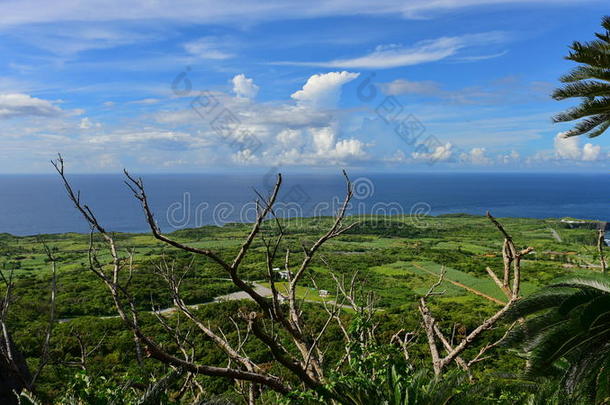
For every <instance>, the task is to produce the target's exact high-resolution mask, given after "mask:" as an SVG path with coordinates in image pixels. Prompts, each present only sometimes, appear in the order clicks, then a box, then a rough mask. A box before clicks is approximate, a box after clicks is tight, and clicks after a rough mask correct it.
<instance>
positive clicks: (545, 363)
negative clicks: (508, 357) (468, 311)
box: [509, 274, 610, 403]
mask: <svg viewBox="0 0 610 405" xmlns="http://www.w3.org/2000/svg"><path fill="white" fill-rule="evenodd" d="M532 314H535V315H536V316H533V317H529V318H527V320H526V321H525V322H523V323H521V324H519V326H518V327H517V329H516V330H515V331H513V333H512V338H511V340H512V341H513V342H518V344H520V345H523V346H524V347H525V350H526V352H527V353H528V360H529V361H528V370H527V371H528V373H529V374H530V375H538V376H540V375H546V376H560V378H561V382H562V385H563V388H564V390H565V391H566V392H567V394H568V395H573V396H588V397H591V399H592V400H594V401H595V402H596V403H602V402H604V400H608V398H610V277H608V276H607V275H605V274H596V275H587V276H579V277H572V278H566V279H562V280H557V281H555V282H553V283H552V284H550V285H548V286H547V287H545V288H544V289H542V290H541V291H539V292H537V293H536V294H534V295H531V296H529V297H527V298H526V299H524V300H522V301H520V302H518V303H517V305H516V306H515V307H514V308H513V310H512V311H511V313H510V314H509V315H510V318H512V319H515V320H516V319H519V318H523V317H527V316H529V315H532Z"/></svg>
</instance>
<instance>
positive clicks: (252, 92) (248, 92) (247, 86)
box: [231, 73, 259, 99]
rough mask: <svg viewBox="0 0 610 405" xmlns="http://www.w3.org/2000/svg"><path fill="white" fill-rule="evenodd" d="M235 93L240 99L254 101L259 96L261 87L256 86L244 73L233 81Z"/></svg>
mask: <svg viewBox="0 0 610 405" xmlns="http://www.w3.org/2000/svg"><path fill="white" fill-rule="evenodd" d="M231 82H232V83H233V93H235V95H236V96H237V97H240V98H248V99H253V98H254V97H256V95H257V94H258V90H259V87H258V86H257V85H256V84H254V80H253V79H249V78H247V77H246V76H245V75H244V74H243V73H242V74H239V75H236V76H235V77H233V79H231Z"/></svg>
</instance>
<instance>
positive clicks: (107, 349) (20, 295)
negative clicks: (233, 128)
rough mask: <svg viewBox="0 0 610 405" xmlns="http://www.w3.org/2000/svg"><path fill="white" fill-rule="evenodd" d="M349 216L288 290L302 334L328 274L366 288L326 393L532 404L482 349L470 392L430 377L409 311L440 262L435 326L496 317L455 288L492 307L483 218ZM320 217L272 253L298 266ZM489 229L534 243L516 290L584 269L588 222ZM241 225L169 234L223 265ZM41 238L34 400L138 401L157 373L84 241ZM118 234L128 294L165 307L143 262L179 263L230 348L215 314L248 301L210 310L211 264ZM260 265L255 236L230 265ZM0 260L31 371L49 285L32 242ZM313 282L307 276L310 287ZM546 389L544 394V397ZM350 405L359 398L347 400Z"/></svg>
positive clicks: (335, 354) (212, 353) (149, 325)
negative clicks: (357, 338) (347, 358)
mask: <svg viewBox="0 0 610 405" xmlns="http://www.w3.org/2000/svg"><path fill="white" fill-rule="evenodd" d="M361 219H362V223H361V225H359V226H357V227H355V228H354V229H353V230H351V231H350V232H349V233H348V234H345V235H343V236H341V237H339V238H337V239H335V240H332V241H330V242H329V243H328V244H327V245H325V247H324V248H323V250H322V251H321V252H320V258H318V259H315V260H314V262H313V263H312V265H311V267H310V269H309V274H308V277H306V278H305V279H304V280H303V288H302V289H301V290H299V295H300V296H302V297H304V298H307V299H310V301H313V302H308V303H306V304H305V307H304V309H305V316H306V325H307V327H308V328H312V330H318V329H319V328H320V327H321V326H322V325H323V323H324V322H325V319H326V313H325V312H324V311H320V308H319V305H320V304H319V303H316V301H318V302H319V300H320V299H319V297H318V291H317V290H316V288H319V289H327V290H329V291H331V292H332V291H334V281H333V280H332V278H331V276H330V272H331V271H332V272H333V273H335V274H338V275H342V274H343V275H346V276H347V277H349V276H351V275H352V274H354V272H357V273H358V276H357V277H358V280H359V283H358V285H359V288H360V289H361V291H372V292H374V293H375V295H376V297H377V302H376V307H378V308H379V311H378V312H377V315H376V317H375V323H376V324H377V328H376V336H375V337H376V342H377V343H376V346H375V347H374V348H369V350H367V351H366V352H364V351H363V353H362V357H360V358H357V359H355V360H354V363H350V364H346V365H344V366H343V367H342V368H341V369H340V371H339V372H338V373H337V374H336V378H331V388H332V389H333V390H335V391H336V392H337V393H340V392H342V393H343V394H341V395H345V396H346V398H347V392H350V393H352V394H354V395H357V396H358V397H360V398H361V399H362V400H363V401H364V399H365V398H367V396H369V395H372V396H373V397H374V398H377V399H381V398H385V399H384V401H386V403H392V404H412V403H418V404H420V403H435V401H438V400H439V399H438V398H439V397H438V396H435V395H441V396H442V395H443V394H442V393H443V392H444V393H446V394H447V395H448V397H447V398H450V399H451V401H450V402H449V403H459V402H457V401H458V400H462V399H461V398H470V399H466V400H470V401H475V402H476V403H494V404H503V403H511V404H512V403H517V402H518V401H526V400H528V401H533V399H532V398H533V397H532V395H534V393H533V392H532V391H535V390H532V389H531V386H528V385H527V384H526V383H523V382H520V383H519V384H514V383H513V382H512V381H504V380H503V379H501V378H499V376H500V375H508V374H517V371H518V370H520V369H522V368H523V364H524V363H523V360H522V359H520V358H518V357H515V356H514V355H513V353H511V352H509V351H507V350H504V349H498V350H495V351H493V352H491V353H490V357H489V358H488V359H486V360H485V361H484V362H481V363H479V364H477V365H476V366H475V367H474V368H473V373H474V377H475V380H478V381H479V382H480V384H474V385H473V384H471V383H470V382H468V381H467V380H466V379H465V376H464V375H461V374H460V373H459V372H457V371H456V370H454V369H451V370H449V372H450V373H449V374H448V377H447V378H446V379H442V380H438V379H435V378H433V377H432V375H431V371H430V364H429V353H428V349H427V346H426V343H425V336H424V335H423V333H422V332H421V328H420V318H419V314H418V312H417V309H416V307H417V297H419V296H421V295H422V294H423V293H425V292H426V290H427V289H428V288H429V286H430V285H431V284H432V283H433V282H434V281H435V280H436V279H437V277H438V272H439V270H440V267H441V265H445V266H447V277H446V280H445V281H444V282H443V284H442V285H441V287H440V290H443V291H444V292H445V293H444V295H442V296H438V297H434V299H432V300H431V301H430V306H431V308H432V309H433V310H434V311H435V312H436V313H439V314H442V317H440V319H439V321H440V325H439V326H440V327H441V328H442V329H443V330H444V331H445V332H446V333H447V335H448V336H451V335H452V334H454V335H455V338H456V339H460V338H461V337H463V335H464V333H465V331H468V330H471V329H472V328H474V327H475V326H476V325H478V324H479V323H480V322H481V320H482V319H485V318H486V317H487V316H489V315H490V314H491V313H493V312H494V311H496V310H497V309H498V304H496V303H494V302H491V301H489V300H486V299H484V298H482V297H480V296H477V295H473V294H472V293H470V292H468V291H466V290H465V289H464V288H463V287H460V286H459V285H458V284H456V283H459V284H462V285H465V286H467V287H469V288H472V289H474V290H477V291H480V292H482V293H484V294H487V295H490V296H493V297H495V298H497V299H502V298H503V297H502V295H501V293H499V291H497V289H496V288H495V287H494V284H493V282H492V281H490V280H489V278H488V276H487V274H486V273H485V267H486V266H489V267H491V268H493V269H496V270H499V269H501V268H502V257H501V254H500V251H501V246H502V239H501V237H499V234H498V232H497V229H495V227H494V226H493V225H492V224H490V223H489V221H488V220H487V219H486V218H484V217H477V216H459V215H449V216H440V217H429V218H425V219H424V220H425V221H421V220H420V221H419V222H417V223H414V222H412V220H411V218H408V217H385V218H382V217H366V218H361ZM330 221H331V219H330V218H316V219H291V220H285V221H283V222H284V226H285V229H286V232H287V235H286V240H285V245H286V247H289V248H290V249H291V251H292V252H293V254H292V255H291V261H292V260H294V264H296V263H297V261H298V260H299V254H300V253H301V242H302V241H312V240H314V239H315V238H316V237H317V236H318V235H320V234H321V233H323V232H324V231H325V230H326V229H327V228H328V226H329V223H330ZM501 221H502V223H503V224H504V226H505V227H506V229H509V230H510V232H511V234H512V235H513V237H514V240H515V242H516V243H517V244H518V245H519V247H525V246H533V247H534V248H535V249H536V250H535V252H534V253H531V254H530V255H528V256H527V257H526V258H525V259H524V260H523V263H522V264H523V291H524V293H525V294H530V293H532V292H533V291H535V290H536V289H538V288H540V287H542V286H543V285H545V284H546V283H548V282H549V281H550V280H552V279H554V278H556V277H560V276H582V275H585V274H589V273H591V272H592V271H595V270H596V263H597V256H596V255H597V253H596V250H595V248H594V244H595V232H594V230H593V228H594V226H593V223H590V222H589V223H582V224H570V223H566V222H561V221H559V220H556V219H548V220H537V219H514V218H506V219H501ZM248 229H249V227H248V226H247V225H230V226H225V227H220V228H218V227H203V228H198V229H189V230H182V231H178V232H175V233H174V234H173V235H172V236H173V237H174V238H176V239H179V240H180V241H182V242H184V243H187V244H191V245H194V246H207V247H211V248H214V249H215V250H216V251H218V252H220V254H221V255H223V256H225V257H227V258H228V257H231V256H232V255H233V254H234V252H235V251H236V249H238V248H239V244H240V242H241V241H242V240H243V238H244V236H245V235H246V234H247V231H248ZM552 230H553V231H554V232H553V231H552ZM263 232H264V233H269V232H273V224H272V223H269V224H265V227H264V230H263ZM558 236H559V237H558ZM43 239H44V240H45V242H46V243H47V245H49V246H50V247H51V248H52V249H53V250H54V251H55V255H56V256H57V258H58V271H59V274H58V297H57V305H58V313H59V315H58V317H59V318H60V319H61V322H60V323H58V324H57V325H56V327H55V329H54V333H53V337H52V339H51V363H50V365H49V366H47V367H46V368H45V369H44V371H43V374H42V375H41V377H40V379H39V380H38V383H37V387H36V389H37V391H36V396H37V397H38V398H39V399H40V400H41V401H44V402H49V401H52V400H54V401H56V402H57V401H60V398H63V399H62V401H64V402H65V403H69V402H68V399H66V398H68V397H67V396H70V398H72V399H70V401H76V402H74V403H79V402H78V401H81V402H80V403H95V401H98V400H95V401H94V400H93V399H91V398H89V397H87V396H88V395H98V394H99V395H102V396H103V395H106V397H104V398H105V399H104V398H102V399H100V400H99V401H98V402H97V403H110V401H109V398H110V397H112V395H115V394H113V393H121V395H120V397H121V400H122V401H124V402H123V403H125V404H135V403H139V402H138V401H139V399H138V398H140V397H141V395H142V393H143V392H145V390H146V388H147V387H150V386H153V385H154V383H155V382H156V381H160V380H162V379H163V377H164V376H166V375H167V374H168V372H169V369H167V368H166V367H165V366H163V365H162V364H160V363H158V362H156V361H154V360H151V359H145V360H144V362H143V364H142V365H139V364H138V363H137V360H136V355H135V349H134V340H133V335H132V334H131V333H130V332H129V331H128V330H127V329H126V328H125V326H124V325H123V324H122V323H121V321H120V320H119V319H118V318H116V317H115V316H116V315H115V311H114V308H113V306H112V302H111V299H110V298H109V295H108V293H107V290H106V289H105V287H104V286H103V284H102V283H101V282H100V281H99V279H97V278H96V277H95V276H94V275H93V274H91V272H90V271H89V270H88V269H87V266H86V260H87V249H88V246H87V242H88V236H86V235H77V234H66V235H45V236H44V237H43ZM117 240H118V241H120V244H121V246H122V247H125V248H127V247H129V248H133V249H134V250H135V252H136V255H135V257H136V262H135V274H134V279H133V290H134V293H135V294H136V298H137V304H138V306H139V308H140V310H142V311H150V307H151V303H154V304H155V305H157V306H160V307H169V306H171V299H170V297H169V294H168V292H167V289H166V287H165V285H164V284H163V282H162V281H161V279H160V278H159V277H158V276H157V275H156V274H155V265H156V264H158V263H159V260H161V258H162V257H164V258H165V260H167V261H173V262H175V263H176V266H177V267H179V268H187V267H189V266H190V269H191V270H190V271H189V272H188V273H187V275H186V278H185V281H184V293H185V298H187V300H188V302H187V303H188V304H203V305H199V306H198V307H197V309H196V310H195V311H196V313H197V314H198V315H199V316H200V318H201V319H206V320H209V321H210V325H211V326H212V327H213V328H218V327H222V328H223V329H224V330H225V332H226V334H227V337H228V338H229V340H231V341H234V340H235V339H236V338H237V331H236V330H235V328H234V327H232V326H230V325H228V322H227V320H229V319H230V318H231V317H233V316H234V314H235V313H236V312H238V311H239V309H240V308H242V309H243V308H247V307H249V306H250V305H252V304H251V303H249V302H248V301H229V302H221V303H211V301H212V299H213V298H214V297H218V296H221V295H224V294H228V293H231V292H233V291H235V288H234V287H233V286H232V284H231V283H230V282H229V281H228V280H226V274H224V273H223V271H222V269H220V268H219V266H217V265H215V264H214V263H212V262H210V261H209V260H206V259H202V258H200V257H192V256H191V255H188V254H185V253H184V252H181V251H176V250H173V249H168V248H167V247H164V246H163V245H161V244H159V243H158V242H156V241H155V240H154V239H153V238H152V237H151V236H148V235H132V234H123V235H117ZM321 258H324V259H325V261H322V260H321ZM282 260H283V259H282ZM264 262H265V255H264V249H263V246H262V244H261V243H260V241H256V242H255V243H254V245H253V248H252V249H251V250H250V252H249V254H248V256H247V257H246V259H245V260H244V262H243V266H242V269H241V271H242V276H243V277H244V278H245V279H247V280H249V281H251V282H264V281H265V271H264V269H265V263H264ZM280 265H281V264H279V263H278V266H280ZM0 266H1V267H2V268H3V269H4V271H5V272H6V271H7V270H9V269H14V272H15V277H16V287H15V288H16V289H15V295H16V297H17V301H16V302H15V303H14V304H13V306H12V307H11V308H12V310H11V313H10V316H9V325H10V327H11V330H13V331H14V332H13V335H14V339H15V341H16V344H17V345H18V347H19V348H20V349H21V350H22V351H23V352H24V354H25V355H26V357H27V358H28V362H29V364H30V366H31V367H32V368H35V366H36V365H37V362H38V359H39V357H40V347H41V342H42V340H43V336H44V330H45V328H46V321H47V318H48V301H49V282H50V279H49V278H50V270H49V269H50V265H49V263H48V261H47V260H46V256H45V254H44V250H43V248H42V246H41V243H40V238H35V237H14V236H10V235H6V234H4V235H0ZM312 280H315V285H314V283H313V281H312ZM452 282H454V283H452ZM329 299H332V295H331V297H330V298H329ZM342 317H344V318H345V319H346V321H350V319H351V317H352V314H351V313H350V312H349V311H345V313H344V314H343V315H342ZM142 321H143V328H144V330H145V332H146V333H147V334H149V335H151V336H155V338H156V340H158V341H160V342H163V344H164V345H166V347H167V348H168V349H169V350H170V351H171V350H175V345H174V344H173V343H172V340H171V339H170V337H169V336H168V334H167V331H165V330H164V329H163V328H162V327H161V326H160V325H159V323H158V322H157V321H156V319H155V318H154V316H153V315H152V314H146V313H144V316H143V320H142ZM168 321H169V322H170V323H171V324H172V325H174V326H176V327H178V328H186V324H185V322H183V319H182V320H181V319H180V318H179V317H178V316H176V315H174V314H168ZM352 321H354V320H352ZM351 324H353V325H355V324H354V323H353V322H352V323H351ZM356 324H357V323H356ZM240 327H243V325H242V326H240ZM330 328H331V329H330V330H329V333H328V336H326V337H325V338H324V339H325V341H324V342H323V344H324V346H325V347H327V348H328V350H327V354H326V358H327V360H328V363H329V364H337V363H338V362H340V360H341V357H342V354H343V352H344V346H343V345H344V343H343V341H342V335H341V332H340V331H339V330H338V329H337V326H336V325H334V324H333V325H331V327H330ZM400 329H405V330H407V331H412V332H414V333H416V335H417V338H416V339H415V340H414V342H413V344H412V346H411V347H410V348H409V353H410V357H411V358H410V361H409V362H408V363H406V362H405V361H404V359H403V358H402V355H401V353H400V352H399V350H398V349H397V347H396V346H395V345H390V344H389V341H390V337H391V336H392V335H393V334H395V333H396V332H397V331H398V330H400ZM502 329H503V328H498V329H497V330H492V331H489V333H488V334H487V335H486V338H485V341H481V342H477V344H476V345H475V347H473V348H472V349H469V351H468V353H467V354H468V355H472V354H476V351H478V350H479V348H480V347H481V345H483V344H485V342H487V341H491V340H494V339H498V338H499V337H500V336H501V335H502V334H503V331H502ZM452 331H453V332H452ZM242 332H243V329H242ZM192 338H193V340H194V342H195V346H196V347H197V350H198V353H197V356H198V359H201V361H202V362H204V363H205V364H210V365H226V357H225V356H224V354H223V353H222V352H220V351H219V350H218V349H217V348H216V347H215V346H214V344H212V342H210V341H209V340H208V339H206V338H204V337H203V336H201V335H198V334H197V333H194V334H193V335H192ZM82 346H84V347H85V348H86V350H92V349H96V350H92V352H91V355H90V356H88V358H87V362H86V365H84V367H83V365H82V364H81V363H80V355H81V347H82ZM98 346H99V347H98ZM246 349H247V351H248V353H249V354H250V355H251V356H252V357H253V358H255V359H256V360H257V362H259V363H265V364H269V367H271V368H272V369H273V372H274V373H277V374H280V375H282V371H281V370H279V369H278V370H276V369H275V368H274V367H275V366H274V363H273V361H272V357H271V355H270V353H269V352H268V351H267V350H266V348H264V347H262V346H260V344H257V343H256V341H249V342H248V343H247V347H246ZM471 352H472V353H471ZM83 368H86V371H84V370H82V369H83ZM284 374H285V372H284ZM284 377H286V378H291V377H290V376H284ZM197 380H198V382H199V383H200V384H201V385H202V386H203V387H204V389H205V395H206V398H204V399H206V400H221V399H222V400H230V401H235V402H237V403H238V402H239V401H241V397H240V396H239V395H238V394H237V393H236V392H235V390H234V384H233V383H232V382H231V381H227V380H224V379H221V378H211V377H203V376H201V377H197ZM365 382H366V384H365ZM551 384H552V382H551ZM357 387H359V388H358V389H356V388H357ZM550 391H552V390H550ZM550 391H549V392H550ZM103 393H106V394H103ZM426 393H427V394H426ZM458 394H459V395H458ZM294 395H295V397H294V398H296V399H293V400H292V401H293V402H295V403H304V402H307V401H314V402H315V401H322V402H324V399H323V398H322V399H321V398H318V397H317V396H316V395H317V394H315V393H308V392H300V393H295V394H294ZM549 395H550V394H548V395H547V399H548V400H549V401H550V399H549V398H550V397H549ZM185 398H186V397H185ZM473 398H476V400H475V399H473ZM528 398H529V399H528ZM202 399H203V398H202ZM172 400H173V399H171V398H168V399H167V401H172ZM185 400H186V399H185ZM285 400H286V399H280V398H278V396H277V394H275V393H272V392H265V393H264V394H263V396H262V397H261V402H262V403H278V402H279V401H285ZM92 401H93V402H92ZM104 401H106V402H104ZM414 401H415V402H414ZM426 401H427V402H426ZM351 403H353V404H356V403H358V402H357V400H356V399H355V400H354V401H353V402H351ZM363 403H366V401H365V402H363ZM379 403H381V402H379ZM437 403H438V402H437ZM441 403H442V402H441ZM466 403H468V402H466ZM470 403H474V402H470ZM532 403H535V402H532ZM548 403H552V402H548ZM557 403H559V402H557Z"/></svg>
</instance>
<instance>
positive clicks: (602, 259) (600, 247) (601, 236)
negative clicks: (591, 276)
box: [597, 222, 608, 273]
mask: <svg viewBox="0 0 610 405" xmlns="http://www.w3.org/2000/svg"><path fill="white" fill-rule="evenodd" d="M605 238H606V223H605V222H602V223H601V224H600V225H599V228H598V230H597V253H598V255H599V264H600V266H601V268H602V273H605V272H606V270H607V268H608V264H607V263H606V256H605V255H604V247H605V246H606V239H605Z"/></svg>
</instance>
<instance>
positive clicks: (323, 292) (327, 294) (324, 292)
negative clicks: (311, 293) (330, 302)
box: [320, 290, 330, 298]
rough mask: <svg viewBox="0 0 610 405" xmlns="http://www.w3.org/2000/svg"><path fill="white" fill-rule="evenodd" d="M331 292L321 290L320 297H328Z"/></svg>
mask: <svg viewBox="0 0 610 405" xmlns="http://www.w3.org/2000/svg"><path fill="white" fill-rule="evenodd" d="M329 295H330V294H329V293H328V291H327V290H320V297H322V298H325V297H328V296H329Z"/></svg>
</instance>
